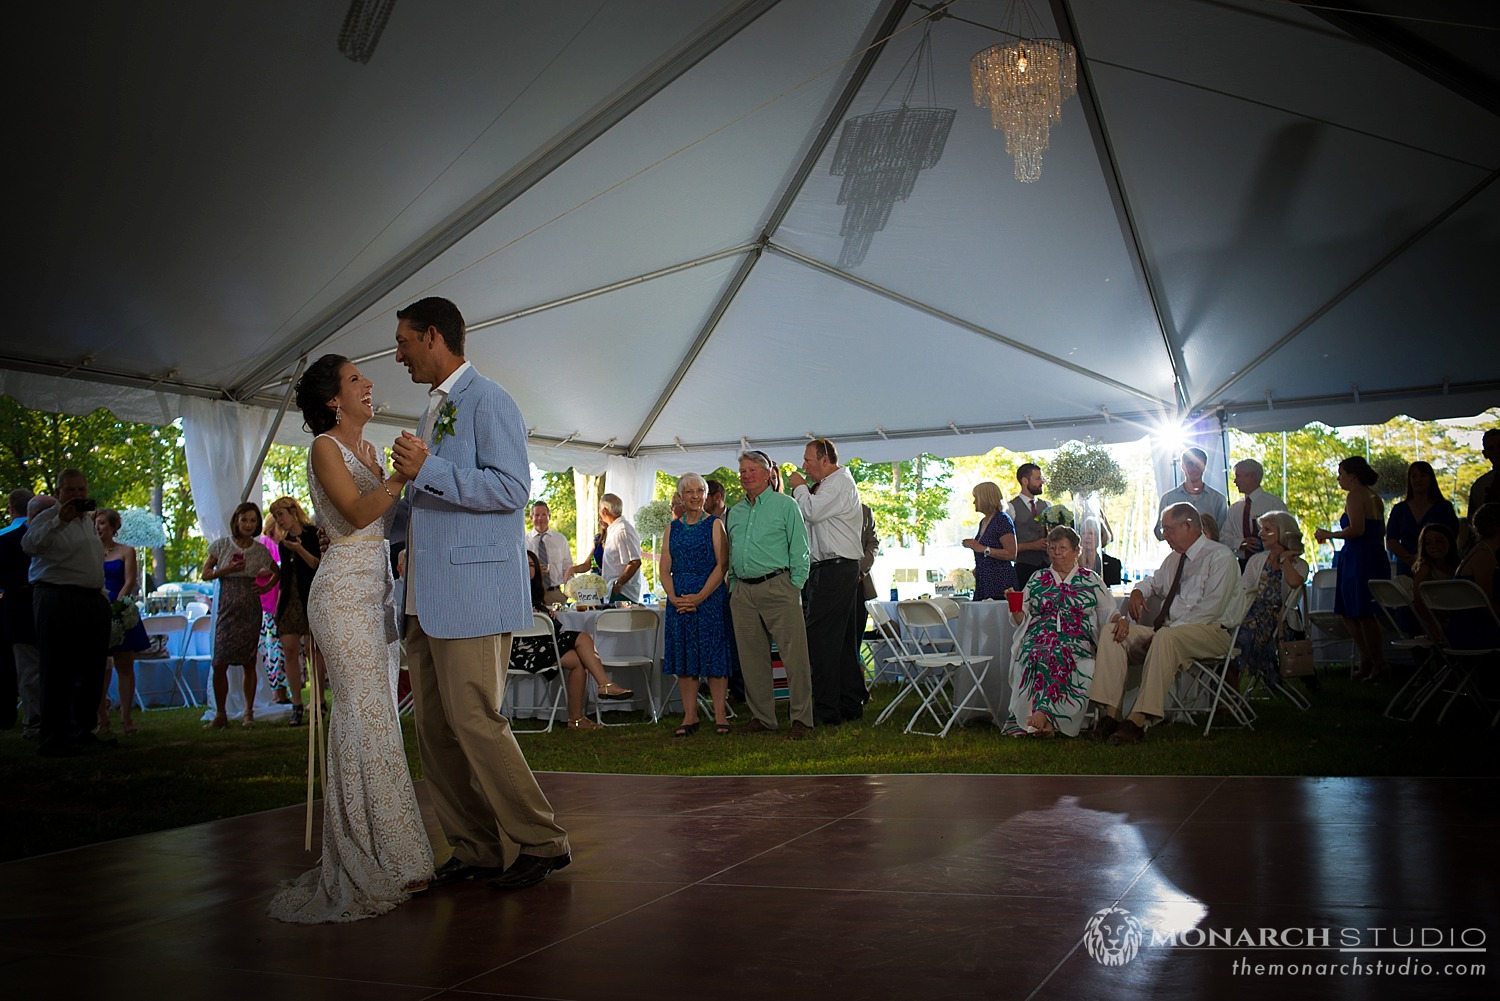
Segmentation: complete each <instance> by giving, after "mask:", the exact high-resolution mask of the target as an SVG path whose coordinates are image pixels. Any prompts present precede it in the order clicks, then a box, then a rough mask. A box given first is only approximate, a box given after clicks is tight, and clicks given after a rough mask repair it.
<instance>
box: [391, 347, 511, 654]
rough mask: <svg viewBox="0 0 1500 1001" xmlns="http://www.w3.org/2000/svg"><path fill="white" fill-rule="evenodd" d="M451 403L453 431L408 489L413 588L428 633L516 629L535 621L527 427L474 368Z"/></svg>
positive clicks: (451, 635)
mask: <svg viewBox="0 0 1500 1001" xmlns="http://www.w3.org/2000/svg"><path fill="white" fill-rule="evenodd" d="M447 403H449V404H452V405H453V432H452V433H451V434H445V435H444V436H443V440H442V441H440V442H438V443H437V444H436V445H434V446H432V450H431V451H430V452H429V454H428V456H427V459H426V461H425V462H423V464H422V471H421V472H420V473H418V474H417V478H416V479H415V480H413V481H412V482H411V483H410V484H408V485H407V488H406V497H407V501H408V510H407V511H406V512H405V513H406V514H407V517H408V518H409V522H408V525H407V554H406V561H407V564H406V565H407V567H408V575H409V577H410V578H411V582H410V584H409V585H408V586H414V592H413V596H414V598H415V601H416V609H415V610H416V613H417V617H418V619H419V620H420V621H421V623H422V629H423V631H425V632H426V633H427V635H429V636H433V637H436V638H438V639H462V638H466V637H471V636H489V635H492V634H495V633H505V632H511V631H513V630H515V629H520V628H523V627H526V626H529V625H531V622H532V618H531V589H530V583H529V575H528V573H527V564H526V518H525V514H524V511H525V507H526V502H527V499H528V495H529V494H530V491H531V466H530V462H529V460H528V458H527V454H526V424H525V421H524V420H522V418H521V408H520V407H518V406H516V401H515V400H513V399H511V397H510V394H509V393H507V392H506V391H505V390H504V389H502V388H500V386H499V385H498V384H497V383H495V382H493V381H492V380H490V379H486V378H485V377H484V376H482V375H480V374H479V373H478V372H477V371H475V370H474V368H473V367H472V366H471V367H470V368H469V370H468V371H467V372H465V373H464V374H463V375H461V376H459V379H458V381H457V382H456V383H455V384H454V386H453V391H452V392H451V393H450V394H449V395H448V400H447ZM430 440H431V432H429V441H430Z"/></svg>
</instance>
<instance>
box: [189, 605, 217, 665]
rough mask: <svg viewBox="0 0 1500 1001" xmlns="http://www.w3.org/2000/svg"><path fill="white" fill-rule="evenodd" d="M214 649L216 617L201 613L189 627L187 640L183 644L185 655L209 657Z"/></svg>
mask: <svg viewBox="0 0 1500 1001" xmlns="http://www.w3.org/2000/svg"><path fill="white" fill-rule="evenodd" d="M213 651H214V617H213V616H212V615H200V616H198V617H197V618H196V619H194V620H193V624H192V625H191V626H189V627H188V634H187V641H186V642H185V643H184V644H183V648H182V655H183V656H184V657H208V656H210V655H211V654H212V653H213Z"/></svg>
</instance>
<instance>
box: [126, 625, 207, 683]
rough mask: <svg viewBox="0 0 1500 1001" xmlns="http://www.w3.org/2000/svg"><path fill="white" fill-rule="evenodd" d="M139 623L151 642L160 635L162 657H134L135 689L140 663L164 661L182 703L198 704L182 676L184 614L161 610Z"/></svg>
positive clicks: (138, 677) (185, 635) (186, 629)
mask: <svg viewBox="0 0 1500 1001" xmlns="http://www.w3.org/2000/svg"><path fill="white" fill-rule="evenodd" d="M141 625H142V626H144V627H145V630H146V635H147V636H149V637H151V640H152V642H153V644H154V643H155V641H156V638H157V637H158V636H159V637H161V642H162V650H163V651H164V652H165V654H166V656H164V657H139V656H138V657H137V658H136V665H137V666H136V675H137V681H136V691H137V692H139V691H140V675H141V669H140V665H141V663H142V662H145V663H157V662H162V663H165V664H166V666H167V669H168V670H170V671H171V672H172V682H173V684H174V685H175V686H176V688H177V694H179V695H181V696H182V704H183V705H185V706H196V705H198V697H197V696H196V695H194V694H193V690H192V689H191V688H189V687H188V683H187V679H186V678H184V677H183V676H182V654H183V648H184V646H185V644H186V643H187V631H188V619H187V616H186V615H181V614H178V613H174V612H163V613H162V614H160V615H148V616H146V617H145V618H143V619H141Z"/></svg>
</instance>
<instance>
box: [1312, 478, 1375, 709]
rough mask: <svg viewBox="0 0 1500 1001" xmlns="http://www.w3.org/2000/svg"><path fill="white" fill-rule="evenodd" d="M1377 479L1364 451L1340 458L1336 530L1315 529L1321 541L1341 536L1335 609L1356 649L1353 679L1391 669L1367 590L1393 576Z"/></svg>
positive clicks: (1369, 677) (1370, 677) (1366, 678)
mask: <svg viewBox="0 0 1500 1001" xmlns="http://www.w3.org/2000/svg"><path fill="white" fill-rule="evenodd" d="M1378 479H1380V474H1378V473H1376V472H1375V470H1374V469H1372V468H1371V467H1370V464H1369V463H1368V462H1366V461H1365V459H1364V456H1360V455H1352V456H1350V457H1349V458H1347V459H1345V460H1344V461H1343V462H1341V463H1339V486H1340V487H1341V488H1343V490H1344V491H1345V492H1346V497H1345V501H1344V513H1343V515H1341V516H1340V517H1339V528H1338V531H1333V532H1330V531H1329V530H1328V529H1326V528H1320V529H1318V530H1317V531H1316V532H1314V533H1313V535H1314V537H1315V538H1316V539H1317V540H1318V541H1319V542H1327V541H1328V540H1329V539H1343V540H1344V548H1342V549H1340V550H1339V551H1338V553H1337V554H1336V555H1335V556H1334V558H1333V565H1334V566H1335V567H1336V568H1337V569H1338V587H1337V589H1336V590H1335V591H1334V594H1333V610H1334V612H1336V613H1337V614H1338V615H1339V616H1340V618H1342V619H1343V620H1344V628H1346V629H1348V630H1349V636H1350V638H1352V639H1353V640H1354V648H1355V650H1356V651H1358V653H1359V667H1358V669H1356V670H1355V671H1354V675H1353V676H1354V679H1355V680H1356V681H1378V680H1380V679H1381V678H1385V677H1388V676H1389V675H1390V673H1391V665H1390V664H1389V663H1387V662H1386V659H1385V636H1384V635H1383V634H1382V633H1381V630H1380V619H1379V618H1377V617H1376V616H1377V614H1378V613H1377V605H1376V603H1375V596H1374V595H1373V594H1371V593H1370V581H1372V580H1389V579H1390V577H1391V561H1390V559H1389V558H1387V557H1386V555H1385V545H1384V541H1383V540H1384V536H1385V531H1384V530H1385V502H1383V501H1382V500H1381V499H1380V495H1379V494H1378V493H1376V492H1375V491H1374V490H1373V489H1371V488H1372V487H1374V486H1375V481H1376V480H1378Z"/></svg>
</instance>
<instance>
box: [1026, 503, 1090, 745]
mask: <svg viewBox="0 0 1500 1001" xmlns="http://www.w3.org/2000/svg"><path fill="white" fill-rule="evenodd" d="M1078 555H1079V543H1078V533H1077V532H1075V531H1073V530H1072V529H1071V528H1069V527H1067V526H1066V525H1059V526H1058V527H1057V528H1054V529H1052V530H1051V531H1050V532H1048V533H1047V556H1048V558H1049V559H1050V561H1051V565H1050V566H1048V567H1045V568H1043V569H1042V570H1039V571H1037V572H1036V573H1034V574H1032V575H1031V579H1030V580H1028V581H1027V582H1026V590H1025V592H1024V598H1023V599H1022V611H1021V612H1019V613H1015V612H1013V613H1011V619H1012V620H1013V621H1015V622H1016V623H1017V624H1018V625H1020V626H1021V628H1020V629H1019V630H1018V631H1017V632H1016V639H1015V644H1014V647H1013V649H1012V652H1011V699H1010V715H1011V718H1010V719H1009V720H1007V721H1006V730H1007V732H1010V733H1013V734H1015V735H1016V736H1022V735H1026V736H1032V737H1053V736H1056V735H1057V734H1059V733H1062V734H1066V735H1067V736H1069V737H1076V736H1078V731H1079V730H1080V729H1081V727H1082V724H1083V717H1084V712H1085V711H1086V710H1087V709H1088V706H1089V689H1090V687H1091V686H1092V684H1093V680H1094V653H1095V649H1096V644H1097V642H1098V639H1099V637H1100V636H1102V635H1103V634H1104V631H1105V628H1106V626H1107V625H1108V623H1109V620H1110V617H1111V616H1112V615H1114V613H1115V605H1116V602H1115V598H1114V596H1113V595H1111V594H1110V593H1109V588H1108V587H1106V586H1105V584H1104V581H1103V580H1101V579H1100V577H1099V575H1098V574H1096V573H1094V572H1093V571H1092V570H1088V569H1085V568H1084V567H1081V566H1079V565H1078Z"/></svg>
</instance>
